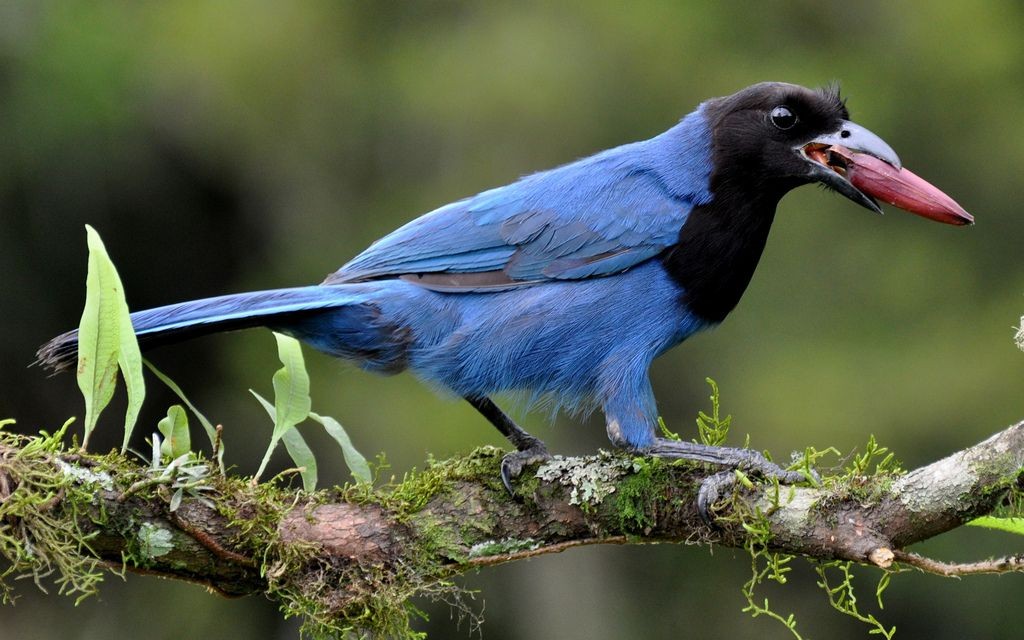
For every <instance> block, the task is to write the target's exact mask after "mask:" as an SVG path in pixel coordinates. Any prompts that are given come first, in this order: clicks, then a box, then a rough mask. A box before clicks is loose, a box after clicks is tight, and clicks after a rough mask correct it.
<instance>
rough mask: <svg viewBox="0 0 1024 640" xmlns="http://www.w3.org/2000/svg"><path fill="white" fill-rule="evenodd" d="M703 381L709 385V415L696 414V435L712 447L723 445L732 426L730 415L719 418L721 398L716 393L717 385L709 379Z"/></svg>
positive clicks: (701, 412) (699, 412)
mask: <svg viewBox="0 0 1024 640" xmlns="http://www.w3.org/2000/svg"><path fill="white" fill-rule="evenodd" d="M704 381H705V382H707V383H708V384H709V385H711V395H710V396H708V397H709V398H710V400H711V415H708V414H706V413H704V412H703V411H698V412H697V433H698V435H699V436H700V441H701V442H703V443H704V444H706V445H709V446H712V447H718V446H721V445H723V444H725V441H726V439H727V438H728V437H729V426H730V425H731V424H732V415H731V414H730V415H727V416H725V417H724V418H723V417H722V416H721V413H720V409H721V398H720V397H719V393H718V383H717V382H715V381H714V380H712V379H711V378H704Z"/></svg>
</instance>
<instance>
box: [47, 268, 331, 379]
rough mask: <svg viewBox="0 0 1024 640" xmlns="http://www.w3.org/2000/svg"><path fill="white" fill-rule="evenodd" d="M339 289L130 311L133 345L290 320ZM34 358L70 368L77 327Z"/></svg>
mask: <svg viewBox="0 0 1024 640" xmlns="http://www.w3.org/2000/svg"><path fill="white" fill-rule="evenodd" d="M341 289H342V288H341V287H330V286H310V287H297V288H293V289H275V290H271V291H254V292H251V293H237V294H233V295H227V296H219V297H216V298H206V299H203V300H193V301H190V302H181V303H178V304H172V305H167V306H165V307H157V308H155V309H147V310H145V311H138V312H135V313H133V314H132V315H131V319H132V327H133V328H134V329H135V335H136V336H137V337H138V340H139V346H140V347H141V348H142V349H143V350H146V349H150V348H153V347H157V346H160V345H163V344H167V343H170V342H180V341H182V340H188V339H189V338H195V337H198V336H202V335H207V334H211V333H219V332H222V331H234V330H236V329H247V328H250V327H259V326H268V325H270V326H272V325H277V324H282V323H281V322H280V321H281V319H282V318H283V317H284V316H287V317H288V319H289V321H291V320H292V319H299V318H301V317H302V316H303V315H304V314H305V313H306V312H308V313H310V314H315V313H316V312H318V311H321V310H323V309H329V308H333V307H338V306H343V305H345V304H348V303H349V302H350V301H351V296H349V295H347V294H345V293H343V292H342V291H341ZM36 358H37V360H36V364H40V365H42V366H43V367H44V368H46V369H49V370H51V371H54V372H57V371H63V370H66V369H70V368H72V367H73V366H75V364H76V362H77V359H78V331H77V330H76V331H68V332H67V333H64V334H61V335H59V336H57V337H56V338H54V339H52V340H50V341H49V342H47V343H46V344H44V345H43V346H41V347H40V348H39V351H37V352H36Z"/></svg>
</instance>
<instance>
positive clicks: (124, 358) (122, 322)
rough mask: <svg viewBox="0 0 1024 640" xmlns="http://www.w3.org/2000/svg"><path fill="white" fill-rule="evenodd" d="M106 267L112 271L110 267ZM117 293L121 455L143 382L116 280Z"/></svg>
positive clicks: (142, 393)
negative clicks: (123, 403)
mask: <svg viewBox="0 0 1024 640" xmlns="http://www.w3.org/2000/svg"><path fill="white" fill-rule="evenodd" d="M110 268H111V269H113V268H114V266H113V264H111V266H110ZM114 276H115V277H117V272H116V271H114ZM118 291H119V294H120V295H118V300H117V307H118V311H117V313H118V324H119V326H118V343H119V344H118V349H119V350H118V355H117V366H118V367H119V368H120V369H121V376H122V377H124V384H125V389H126V390H127V391H128V407H127V409H125V414H124V440H123V442H122V444H121V453H124V452H125V451H127V450H128V441H129V440H130V439H131V437H132V431H133V430H134V429H135V423H136V422H138V419H139V410H140V409H142V402H143V400H144V399H145V398H146V380H145V378H144V377H143V375H142V352H141V351H140V350H139V340H138V338H136V337H135V329H134V327H132V319H131V314H130V313H129V311H128V302H127V301H126V300H125V297H124V291H123V289H121V287H120V280H119V281H118Z"/></svg>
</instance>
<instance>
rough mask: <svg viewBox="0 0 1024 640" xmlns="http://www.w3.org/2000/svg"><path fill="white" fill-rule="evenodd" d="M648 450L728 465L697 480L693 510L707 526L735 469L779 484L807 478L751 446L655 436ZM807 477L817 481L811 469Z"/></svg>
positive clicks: (732, 483)
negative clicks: (728, 445) (747, 447)
mask: <svg viewBox="0 0 1024 640" xmlns="http://www.w3.org/2000/svg"><path fill="white" fill-rule="evenodd" d="M650 453H652V454H654V455H656V456H661V457H665V458H678V459H686V460H696V461H698V462H708V463H711V464H719V465H724V466H727V467H730V470H728V471H720V472H718V473H716V474H714V475H711V476H708V477H707V478H705V479H704V482H702V483H701V486H700V490H699V491H698V492H697V512H698V513H699V514H700V517H701V519H702V520H704V522H705V523H707V524H708V525H713V524H714V517H713V516H712V514H711V508H712V506H713V505H714V504H715V502H717V501H718V499H719V498H720V497H721V496H722V495H723V494H724V493H725V492H726V491H727V490H728V489H730V488H731V487H732V486H734V485H735V484H736V480H737V476H736V471H737V470H739V471H742V472H744V473H747V474H749V475H754V476H760V477H762V478H765V479H768V480H777V481H778V482H779V484H797V483H800V482H806V481H807V479H808V478H807V475H806V474H805V473H804V472H803V471H787V470H786V469H783V468H782V467H780V466H779V465H777V464H775V463H774V462H772V461H770V460H768V458H766V457H765V456H764V454H763V453H761V452H760V451H754V450H752V449H735V448H731V447H712V446H709V445H703V444H696V443H693V442H684V441H677V440H667V439H662V438H658V439H657V440H656V441H655V444H654V446H653V447H651V448H650ZM811 480H813V481H814V482H818V481H819V480H820V477H819V476H818V474H817V472H815V471H813V470H812V471H811Z"/></svg>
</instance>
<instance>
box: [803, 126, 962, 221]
mask: <svg viewBox="0 0 1024 640" xmlns="http://www.w3.org/2000/svg"><path fill="white" fill-rule="evenodd" d="M808 155H809V156H810V157H812V158H813V159H815V160H818V157H822V158H823V159H824V160H826V162H823V164H827V165H828V166H829V167H830V168H832V169H833V170H834V171H837V172H839V173H841V175H844V176H845V177H846V179H847V180H848V181H849V182H850V184H852V185H853V186H854V187H856V188H857V189H858V190H860V191H861V192H862V193H864V194H866V195H868V196H871V197H872V198H876V199H878V200H881V201H882V202H886V203H888V204H891V205H893V206H894V207H899V208H900V209H903V210H904V211H909V212H910V213H914V214H917V215H919V216H923V217H925V218H928V219H930V220H936V221H938V222H944V223H946V224H955V225H965V224H974V216H972V215H971V214H969V213H967V212H966V211H965V210H964V208H963V207H961V206H960V205H959V204H957V203H956V201H955V200H953V199H952V198H950V197H949V196H947V195H946V194H945V193H943V192H942V191H940V190H939V189H938V188H937V187H935V186H934V185H932V184H930V183H929V182H928V181H926V180H924V179H923V178H920V177H919V176H917V175H915V174H914V173H913V172H911V171H908V170H907V169H897V168H896V167H894V166H892V165H891V164H889V163H887V162H885V161H884V160H880V159H878V158H876V157H874V156H872V155H868V154H866V153H858V152H855V151H851V150H850V149H847V148H845V147H841V146H838V145H833V146H831V147H828V148H827V149H823V150H816V151H815V152H814V154H813V155H812V154H811V153H808ZM818 161H819V162H821V160H818Z"/></svg>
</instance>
